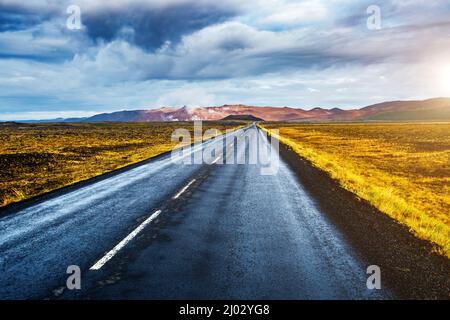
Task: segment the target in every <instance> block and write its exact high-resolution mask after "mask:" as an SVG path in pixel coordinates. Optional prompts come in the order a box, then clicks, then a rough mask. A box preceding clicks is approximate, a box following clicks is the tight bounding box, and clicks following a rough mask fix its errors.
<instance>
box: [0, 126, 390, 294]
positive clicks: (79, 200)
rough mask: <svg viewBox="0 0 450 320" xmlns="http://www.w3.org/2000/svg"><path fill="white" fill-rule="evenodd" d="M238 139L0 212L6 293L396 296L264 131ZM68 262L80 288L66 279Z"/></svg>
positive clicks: (0, 288) (0, 275)
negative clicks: (206, 155) (372, 281)
mask: <svg viewBox="0 0 450 320" xmlns="http://www.w3.org/2000/svg"><path fill="white" fill-rule="evenodd" d="M230 137H233V138H235V139H236V140H235V141H237V142H238V143H234V144H230V143H224V142H223V141H222V140H220V139H216V140H212V141H209V142H205V143H203V144H201V145H198V146H196V147H195V149H194V150H197V151H198V150H199V151H200V152H201V150H203V149H204V148H212V147H215V146H218V145H219V146H220V148H217V150H216V153H215V154H214V153H213V154H212V157H211V159H212V160H213V161H212V162H214V163H213V164H186V163H185V164H180V163H174V162H173V161H172V160H171V157H170V155H166V156H163V157H160V158H158V159H155V160H154V161H150V162H148V163H146V164H143V165H141V166H138V167H136V168H133V169H130V170H128V171H125V172H122V173H119V174H117V175H114V176H112V177H108V178H105V179H103V180H101V181H98V182H95V183H92V184H89V185H86V186H83V187H80V188H79V189H77V190H72V191H70V192H65V193H63V194H56V195H55V196H54V197H52V198H50V199H47V200H46V201H43V202H41V203H37V204H34V205H31V206H29V207H28V208H24V209H20V210H18V211H17V212H12V213H9V214H8V215H6V216H3V217H2V218H0V230H1V234H0V298H2V299H30V298H33V299H42V298H51V299H52V298H55V299H91V298H93V299H135V298H136V299H346V298H351V299H360V298H362V299H370V298H389V297H392V296H391V293H390V291H389V289H388V288H385V287H383V288H382V289H381V290H369V289H367V287H366V280H367V277H368V275H367V274H366V268H367V267H368V266H367V265H366V264H364V263H363V262H362V261H360V260H359V259H358V257H357V256H356V255H355V254H354V252H353V250H352V248H351V247H350V246H349V245H348V244H347V243H346V242H345V240H344V238H343V236H342V235H341V234H340V233H339V232H338V230H337V229H336V228H334V227H333V225H332V224H331V223H330V222H329V221H328V220H327V218H326V216H325V215H324V214H323V213H322V212H321V211H320V210H319V209H318V206H316V204H315V201H314V199H312V198H311V196H310V195H309V194H308V193H307V191H305V188H304V187H303V186H302V185H301V184H300V183H299V181H298V179H297V178H296V176H295V175H294V174H293V172H292V171H291V169H290V168H289V167H288V166H287V165H286V164H285V163H284V161H283V160H282V159H279V158H278V155H277V154H276V152H270V151H274V149H273V148H271V146H270V143H269V141H268V140H267V138H265V137H264V135H263V134H262V132H261V131H260V130H257V129H256V127H255V126H251V127H248V128H246V129H242V130H238V131H236V132H235V133H232V134H231V135H230ZM246 140H247V143H240V142H242V141H246ZM258 141H259V145H260V147H261V146H263V148H260V149H259V150H262V151H261V152H260V154H259V157H258V158H259V159H258V160H259V161H257V163H253V161H252V156H251V155H252V154H254V153H252V150H253V151H254V149H252V148H253V147H254V146H256V145H257V142H258ZM208 152H209V151H208ZM193 153H196V152H191V153H189V154H184V160H186V159H191V157H192V155H193ZM196 154H197V155H198V154H199V152H197V153H196ZM271 157H272V158H271ZM232 159H233V160H234V161H233V162H235V164H230V163H228V164H223V162H225V161H228V162H231V160H232ZM269 159H271V160H272V164H273V163H275V162H273V161H276V163H277V164H278V165H277V166H275V169H276V170H275V171H274V172H273V174H263V172H264V168H265V169H267V163H269ZM236 162H238V163H236ZM266 173H267V172H266ZM69 265H77V266H79V267H80V269H81V290H68V289H67V288H66V279H67V277H68V276H69V275H68V274H66V270H67V267H68V266H69Z"/></svg>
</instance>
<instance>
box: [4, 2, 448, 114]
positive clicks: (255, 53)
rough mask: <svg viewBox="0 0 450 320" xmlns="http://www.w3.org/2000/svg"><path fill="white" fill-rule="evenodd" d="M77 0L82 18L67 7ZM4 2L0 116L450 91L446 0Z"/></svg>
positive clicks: (367, 99) (302, 102)
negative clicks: (372, 9)
mask: <svg viewBox="0 0 450 320" xmlns="http://www.w3.org/2000/svg"><path fill="white" fill-rule="evenodd" d="M70 4H76V5H78V6H79V7H80V9H81V29H80V30H69V29H68V28H67V27H66V19H67V18H68V14H67V13H66V9H67V7H68V6H69V5H70ZM370 5H372V1H358V2H354V1H345V0H328V1H324V0H305V1H290V0H255V1H252V2H251V3H243V2H242V1H237V0H224V1H212V0H151V1H150V0H149V1H144V0H122V1H118V0H113V1H111V0H110V1H106V0H101V1H87V0H80V1H65V0H47V1H45V0H40V1H38V0H29V1H26V2H23V3H20V2H18V1H11V0H6V1H5V0H0V75H1V77H0V120H1V119H3V118H4V119H6V118H8V119H10V118H11V117H14V115H16V116H17V117H23V116H27V115H29V116H33V117H38V116H43V115H45V116H47V115H49V114H53V113H54V114H55V115H58V114H59V115H63V114H67V115H70V114H77V115H78V114H82V113H83V112H84V111H86V114H89V113H92V112H95V111H111V110H119V109H122V108H125V107H126V108H128V109H132V108H152V107H157V106H162V105H210V104H222V103H248V104H259V105H279V106H283V105H291V106H302V107H314V106H318V105H321V106H328V107H354V106H362V105H367V104H369V103H373V102H378V101H381V100H390V99H413V98H426V97H430V96H445V95H447V96H449V95H450V85H448V84H446V83H445V82H446V81H447V79H449V77H447V76H446V75H445V74H444V73H445V72H446V71H445V70H450V60H449V59H448V56H450V37H449V34H450V18H449V17H450V4H449V3H448V1H439V0H434V1H433V0H432V1H422V0H416V1H412V0H396V1H387V0H386V1H378V4H377V5H378V6H379V8H380V10H381V21H380V27H381V28H380V29H378V30H372V29H370V28H368V27H367V18H368V14H367V12H366V10H367V8H368V7H369V6H370Z"/></svg>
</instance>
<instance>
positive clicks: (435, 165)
mask: <svg viewBox="0 0 450 320" xmlns="http://www.w3.org/2000/svg"><path fill="white" fill-rule="evenodd" d="M260 126H261V127H263V128H266V129H268V130H269V131H270V129H274V128H276V129H279V133H280V135H279V136H277V137H279V139H280V140H281V142H283V143H284V144H286V145H288V146H289V147H291V148H292V149H293V150H294V151H295V152H296V153H298V154H299V155H300V156H302V157H303V158H305V159H307V160H309V161H310V162H311V163H312V164H313V165H314V166H316V167H318V168H320V169H322V170H324V171H326V172H327V173H328V174H329V175H330V176H331V177H332V178H333V179H336V180H337V181H339V183H340V184H341V186H342V187H344V188H345V189H347V190H349V191H351V192H353V193H355V194H356V195H357V196H358V197H360V198H361V199H364V200H367V201H368V202H370V203H371V204H372V205H373V206H375V207H376V208H378V209H379V210H380V211H382V212H384V213H386V214H388V215H389V216H391V217H392V218H394V219H396V220H397V221H399V222H400V223H402V224H404V225H406V226H408V227H409V228H410V230H411V231H412V232H413V233H414V234H416V236H418V237H419V238H422V239H426V240H429V241H431V242H433V243H435V244H436V248H437V250H438V251H439V252H440V253H441V254H443V255H446V256H447V257H450V123H414V124H405V123H388V124H379V123H377V124H292V123H290V124H288V123H264V124H263V125H260ZM274 136H275V135H274ZM368 232H370V230H368Z"/></svg>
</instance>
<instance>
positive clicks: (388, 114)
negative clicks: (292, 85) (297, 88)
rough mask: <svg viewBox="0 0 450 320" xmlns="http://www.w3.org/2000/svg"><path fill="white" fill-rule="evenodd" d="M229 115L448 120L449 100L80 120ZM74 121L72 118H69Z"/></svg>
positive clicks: (153, 112) (138, 113)
mask: <svg viewBox="0 0 450 320" xmlns="http://www.w3.org/2000/svg"><path fill="white" fill-rule="evenodd" d="M229 115H252V116H255V117H257V118H261V119H264V120H266V121H326V120H331V121H338V120H348V121H352V120H450V98H436V99H429V100H424V101H393V102H384V103H380V104H375V105H372V106H368V107H365V108H361V109H352V110H342V109H338V108H333V109H323V108H314V109H311V110H304V109H300V108H290V107H283V108H277V107H254V106H246V105H224V106H221V107H199V108H187V107H182V108H168V107H164V108H160V109H150V110H135V111H119V112H114V113H104V114H99V115H95V116H93V117H90V118H85V119H80V120H81V121H125V122H127V121H129V122H131V121H142V122H145V121H192V120H221V119H223V118H225V117H227V116H229ZM71 120H72V121H73V120H76V119H71Z"/></svg>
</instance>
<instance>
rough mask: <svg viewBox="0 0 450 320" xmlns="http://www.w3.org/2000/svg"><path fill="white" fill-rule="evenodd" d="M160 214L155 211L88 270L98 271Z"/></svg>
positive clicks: (158, 211) (159, 211)
mask: <svg viewBox="0 0 450 320" xmlns="http://www.w3.org/2000/svg"><path fill="white" fill-rule="evenodd" d="M160 213H161V210H157V211H155V212H154V213H153V214H152V215H151V216H150V217H149V218H147V220H145V221H144V222H142V223H141V224H140V225H139V226H138V227H137V228H136V229H134V230H133V232H131V233H130V234H129V235H128V236H126V238H125V239H123V240H122V241H120V242H119V244H117V245H116V246H115V247H114V248H113V249H112V250H111V251H109V252H108V253H107V254H106V255H105V256H104V257H103V258H101V259H100V260H98V261H97V262H96V263H95V264H94V265H93V266H92V267H90V268H89V270H99V269H100V268H101V267H103V266H104V265H105V263H107V262H108V261H109V260H111V259H112V257H114V256H115V255H116V254H117V252H119V251H120V249H122V248H123V247H125V246H126V245H127V243H128V242H130V241H131V240H133V238H134V237H136V236H137V235H138V233H139V232H141V231H142V230H143V229H144V228H145V227H146V226H147V225H148V224H149V223H150V222H152V221H153V220H155V219H156V218H157V217H158V216H159V214H160Z"/></svg>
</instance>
